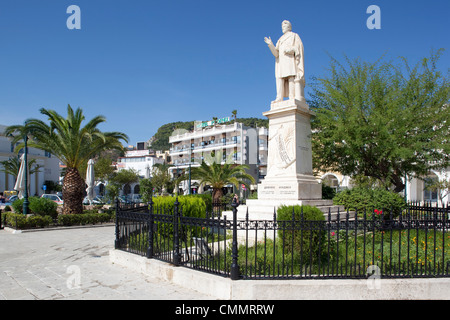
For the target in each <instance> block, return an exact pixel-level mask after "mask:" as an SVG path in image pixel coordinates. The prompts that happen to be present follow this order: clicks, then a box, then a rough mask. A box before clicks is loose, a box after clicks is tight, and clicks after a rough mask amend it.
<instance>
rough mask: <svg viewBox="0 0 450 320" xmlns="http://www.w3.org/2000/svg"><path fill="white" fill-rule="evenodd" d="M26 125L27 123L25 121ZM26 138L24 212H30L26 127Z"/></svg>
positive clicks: (25, 136) (26, 136) (25, 135)
mask: <svg viewBox="0 0 450 320" xmlns="http://www.w3.org/2000/svg"><path fill="white" fill-rule="evenodd" d="M25 126H26V123H25ZM23 140H24V154H23V162H24V174H25V177H24V180H25V189H24V195H23V214H28V213H29V210H28V208H29V205H30V202H29V201H28V159H27V158H28V157H27V155H28V146H27V142H28V135H27V131H26V129H25V134H24V137H23Z"/></svg>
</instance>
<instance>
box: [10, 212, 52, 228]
mask: <svg viewBox="0 0 450 320" xmlns="http://www.w3.org/2000/svg"><path fill="white" fill-rule="evenodd" d="M3 214H4V215H5V221H6V225H7V226H11V227H13V228H14V229H31V228H43V227H47V226H49V225H51V224H52V223H53V219H52V217H50V216H39V215H24V214H22V213H13V212H9V211H8V212H4V213H3Z"/></svg>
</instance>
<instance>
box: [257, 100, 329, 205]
mask: <svg viewBox="0 0 450 320" xmlns="http://www.w3.org/2000/svg"><path fill="white" fill-rule="evenodd" d="M263 115H264V116H266V117H268V118H269V151H268V160H267V175H266V177H265V178H264V180H263V181H262V182H261V184H260V185H259V186H258V199H262V200H280V199H283V200H318V199H322V186H321V184H320V183H319V182H318V181H317V180H316V178H315V177H314V176H313V172H312V151H311V124H310V121H311V120H310V119H311V116H313V115H314V113H313V112H312V111H311V110H309V106H308V105H307V103H306V102H305V101H299V100H295V99H291V100H285V101H280V102H273V103H272V104H271V108H270V111H267V112H264V113H263Z"/></svg>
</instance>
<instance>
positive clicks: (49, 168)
mask: <svg viewBox="0 0 450 320" xmlns="http://www.w3.org/2000/svg"><path fill="white" fill-rule="evenodd" d="M5 128H6V126H4V125H0V161H4V160H9V159H11V158H14V157H17V156H18V155H17V154H16V153H15V152H14V147H15V146H14V145H13V144H12V143H11V141H10V140H9V138H7V137H5V136H4V134H3V132H4V130H5ZM22 153H23V151H20V152H19V156H21V155H22ZM28 159H36V164H38V165H40V166H41V169H40V170H39V172H36V173H34V174H31V175H30V178H29V179H30V181H29V184H30V189H29V191H28V192H29V195H30V196H34V195H39V196H40V195H42V194H43V193H45V191H44V190H43V186H44V182H45V181H47V180H48V181H53V182H55V183H58V182H59V176H60V166H59V163H60V161H59V159H57V158H55V157H54V156H53V155H52V154H51V153H49V152H46V151H42V150H39V149H35V148H28ZM0 167H1V165H0ZM0 169H2V168H0ZM14 185H15V177H14V176H12V175H8V174H6V173H5V172H2V171H0V192H4V191H6V190H8V191H12V190H14Z"/></svg>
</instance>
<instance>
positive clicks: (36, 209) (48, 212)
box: [12, 197, 58, 219]
mask: <svg viewBox="0 0 450 320" xmlns="http://www.w3.org/2000/svg"><path fill="white" fill-rule="evenodd" d="M28 201H29V202H30V204H29V206H28V208H29V210H30V213H32V214H36V215H39V216H51V217H52V218H53V219H56V217H57V216H58V212H57V210H56V208H57V207H58V205H57V204H56V203H55V202H53V201H51V200H50V199H46V198H38V197H29V198H28ZM23 202H24V199H23V198H22V199H17V200H16V201H14V202H13V203H12V206H13V208H14V212H16V213H23Z"/></svg>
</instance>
